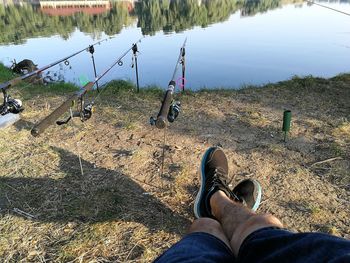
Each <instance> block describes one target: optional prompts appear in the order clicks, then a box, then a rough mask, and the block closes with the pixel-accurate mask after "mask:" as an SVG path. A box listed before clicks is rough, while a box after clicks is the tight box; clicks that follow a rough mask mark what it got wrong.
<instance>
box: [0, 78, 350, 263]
mask: <svg viewBox="0 0 350 263" xmlns="http://www.w3.org/2000/svg"><path fill="white" fill-rule="evenodd" d="M116 86H118V85H116V83H114V84H111V87H109V88H108V89H106V91H105V92H104V94H103V95H101V96H100V97H99V99H98V100H97V103H96V108H95V112H94V114H93V117H92V118H91V119H90V120H88V121H87V122H84V123H81V122H80V121H79V120H77V119H75V120H74V121H73V122H70V123H69V124H68V125H65V126H53V127H50V128H49V129H48V130H47V131H46V132H45V133H44V134H43V135H41V136H40V137H36V138H34V137H32V136H31V134H30V129H31V128H32V126H33V124H34V123H36V122H38V120H40V119H43V118H44V117H45V116H47V115H48V114H49V113H50V112H51V111H52V110H53V109H55V108H56V107H57V106H58V105H60V104H61V103H62V102H63V100H64V98H65V97H66V96H67V95H57V94H55V93H54V92H53V93H45V92H43V93H42V94H35V95H28V94H30V91H28V88H27V89H19V96H22V97H24V98H25V99H24V103H25V107H26V110H25V111H24V112H23V114H22V118H21V120H20V121H19V122H17V123H16V124H15V125H13V126H11V127H9V128H6V129H3V130H0V152H1V158H0V164H1V170H0V208H1V210H0V213H1V216H0V258H2V260H1V261H2V262H53V261H54V262H149V261H151V260H152V259H154V258H156V257H157V256H158V255H160V254H161V253H162V252H163V251H164V250H166V249H167V248H169V247H170V246H171V245H172V244H174V243H175V242H176V241H178V240H179V239H180V238H181V237H182V236H183V235H184V234H185V233H186V229H187V228H188V226H189V225H190V223H191V221H192V220H193V219H194V216H193V212H192V210H193V202H194V198H195V196H196V193H197V189H198V187H199V176H198V167H199V163H200V160H201V157H202V154H203V153H204V151H205V150H206V149H207V148H208V147H209V146H212V145H220V146H222V147H223V148H224V150H225V153H226V154H227V156H228V160H229V168H230V177H231V178H232V180H231V185H232V186H234V185H235V184H237V182H239V181H240V180H242V179H244V178H255V179H257V180H259V181H260V183H261V185H262V187H263V200H262V204H261V207H260V208H259V210H258V211H259V212H262V213H265V212H267V213H272V214H274V215H276V216H277V217H278V218H280V219H281V220H282V222H283V223H284V224H285V226H286V227H287V228H290V229H291V230H293V231H321V232H326V233H331V234H334V235H337V236H343V237H346V238H350V234H349V233H350V120H349V116H350V104H349V102H350V75H342V76H338V77H335V78H332V79H327V80H326V79H318V78H312V77H306V78H293V79H292V80H290V81H285V82H280V83H277V84H269V85H266V86H265V87H262V88H254V87H251V88H249V87H247V88H245V89H242V90H238V91H233V90H231V91H230V90H216V91H200V92H196V93H191V92H189V93H185V94H182V95H178V96H177V98H178V99H179V100H180V101H181V104H182V112H181V115H180V116H179V118H178V119H177V120H176V122H174V123H173V124H171V125H170V126H169V127H168V129H166V134H165V139H166V140H165V142H166V143H165V147H164V148H163V139H164V130H158V129H156V128H155V127H152V126H150V125H149V118H150V116H151V115H153V116H154V115H156V114H157V111H158V110H159V106H160V100H161V98H162V94H161V92H159V91H155V90H149V91H142V92H141V93H140V94H135V93H134V92H133V91H131V90H129V89H128V88H121V89H120V88H118V87H116ZM119 86H120V85H119ZM126 86H127V85H126ZM43 89H45V88H43ZM46 89H47V88H46ZM13 90H15V89H13ZM16 92H17V91H16ZM284 109H289V110H291V111H292V130H291V133H290V135H289V137H288V139H287V142H283V133H282V132H281V126H282V116H283V110H284ZM163 149H164V150H165V158H164V167H163V172H162V152H163ZM79 156H80V157H81V164H82V169H83V173H82V172H81V168H80V164H79ZM23 212H25V213H27V214H23Z"/></svg>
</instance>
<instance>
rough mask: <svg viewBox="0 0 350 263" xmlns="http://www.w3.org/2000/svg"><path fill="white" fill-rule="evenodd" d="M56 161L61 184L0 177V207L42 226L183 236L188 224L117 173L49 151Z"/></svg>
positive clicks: (65, 153) (62, 153) (31, 179)
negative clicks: (119, 224) (138, 227)
mask: <svg viewBox="0 0 350 263" xmlns="http://www.w3.org/2000/svg"><path fill="white" fill-rule="evenodd" d="M54 150H55V151H57V152H58V153H59V155H60V158H61V159H60V167H59V170H60V171H61V172H63V173H64V174H66V176H64V177H63V176H62V178H55V179H53V178H50V177H47V178H24V177H18V178H17V177H16V178H14V177H10V178H9V177H0V190H1V192H0V206H1V209H2V211H8V212H9V213H13V214H15V215H18V214H16V213H14V211H13V209H14V208H18V209H20V210H22V211H26V212H28V213H30V214H33V215H34V216H35V219H34V220H38V221H42V222H57V221H58V222H70V221H80V222H86V223H94V222H104V221H112V220H117V221H118V220H120V221H125V222H137V223H140V224H143V225H145V226H147V227H148V228H149V230H150V231H161V230H164V231H167V232H171V233H177V234H184V232H185V229H186V228H187V226H188V225H189V223H190V222H189V221H188V220H187V219H185V218H184V217H182V216H181V215H179V214H177V213H175V212H173V211H172V210H171V209H169V208H168V207H167V206H165V205H164V204H163V203H161V202H160V201H159V200H158V199H157V198H155V197H153V196H151V195H149V194H148V193H146V192H145V190H144V189H143V188H142V187H141V186H140V185H138V184H137V183H135V182H134V181H133V180H132V179H131V178H129V177H128V176H127V175H125V174H123V173H121V172H120V171H118V170H108V169H105V168H96V167H95V166H94V164H93V163H90V162H88V161H85V160H82V166H83V169H84V175H83V176H82V175H81V172H80V167H79V164H78V157H77V156H76V155H74V154H72V153H71V152H68V151H65V150H63V149H59V148H54Z"/></svg>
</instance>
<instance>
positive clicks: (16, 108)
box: [0, 39, 107, 115]
mask: <svg viewBox="0 0 350 263" xmlns="http://www.w3.org/2000/svg"><path fill="white" fill-rule="evenodd" d="M103 41H107V39H103V40H100V41H98V42H96V43H94V44H92V45H90V46H89V47H87V48H84V49H82V50H79V51H77V52H75V53H73V54H71V55H69V56H66V57H65V58H62V59H60V60H58V61H56V62H53V63H51V64H48V65H46V66H44V67H42V68H39V69H37V70H34V71H32V72H28V73H27V74H24V75H22V76H19V77H17V78H14V79H12V80H9V81H6V82H3V83H1V84H0V89H1V91H2V94H3V103H2V105H0V115H6V114H8V113H14V114H18V113H20V112H22V111H23V110H24V108H23V107H22V102H21V101H20V100H19V99H13V98H12V97H11V96H10V95H8V94H7V89H9V88H10V87H13V86H15V85H17V84H18V83H20V82H22V81H23V80H25V79H27V78H30V77H33V76H36V75H39V74H40V73H41V72H43V71H44V70H47V69H49V68H51V67H53V66H56V65H57V64H59V63H61V62H63V61H64V62H65V63H69V62H68V59H70V58H72V57H74V56H76V55H78V54H80V53H82V52H83V51H86V50H87V51H89V52H90V53H91V49H93V48H94V46H95V45H99V44H101V43H102V42H103ZM93 63H94V60H93ZM94 69H95V63H94ZM95 72H96V70H95Z"/></svg>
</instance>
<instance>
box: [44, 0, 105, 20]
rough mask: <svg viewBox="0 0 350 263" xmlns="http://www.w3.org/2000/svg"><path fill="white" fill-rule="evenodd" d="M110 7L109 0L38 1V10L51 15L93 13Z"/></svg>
mask: <svg viewBox="0 0 350 263" xmlns="http://www.w3.org/2000/svg"><path fill="white" fill-rule="evenodd" d="M110 9H111V3H110V2H109V1H103V0H102V1H101V0H97V1H91V0H88V1H84V0H78V1H40V10H41V12H43V13H44V14H47V15H51V16H70V15H73V14H75V13H78V12H82V13H86V14H90V15H95V14H102V13H105V12H107V11H108V10H110Z"/></svg>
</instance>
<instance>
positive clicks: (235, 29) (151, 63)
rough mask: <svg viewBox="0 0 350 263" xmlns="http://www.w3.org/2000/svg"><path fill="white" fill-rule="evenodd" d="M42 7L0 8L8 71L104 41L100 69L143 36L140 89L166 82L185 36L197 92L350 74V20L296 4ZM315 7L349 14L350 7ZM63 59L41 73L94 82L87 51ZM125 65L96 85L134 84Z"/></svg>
mask: <svg viewBox="0 0 350 263" xmlns="http://www.w3.org/2000/svg"><path fill="white" fill-rule="evenodd" d="M105 2H106V1H101V3H105ZM43 3H45V1H41V2H40V3H35V4H33V5H22V6H16V5H0V16H1V18H2V19H1V21H0V29H1V36H0V60H1V61H2V62H3V63H4V64H5V65H8V66H9V65H11V60H12V59H14V58H15V59H16V60H17V62H18V61H20V60H22V59H25V58H27V59H31V60H33V61H34V62H35V63H36V64H38V66H39V67H42V66H45V65H46V64H49V63H52V62H54V61H56V60H58V59H60V58H62V57H65V56H67V55H70V54H71V53H74V52H75V51H78V50H80V49H83V48H85V47H87V46H88V45H90V44H92V43H93V42H96V41H97V40H100V39H104V38H108V41H105V42H103V43H102V44H101V45H98V46H96V47H95V59H96V65H97V72H98V73H101V72H102V71H104V70H105V69H106V68H107V67H108V66H110V65H111V64H112V63H113V62H114V61H115V60H116V59H117V58H118V57H119V56H120V55H121V54H122V53H123V52H124V51H125V50H126V49H128V48H129V47H130V46H131V44H132V42H134V41H136V40H138V39H139V38H140V37H142V36H143V35H144V36H145V38H144V39H143V40H142V42H141V43H140V44H139V49H140V54H139V57H138V61H139V73H140V84H141V86H147V85H153V84H156V85H159V86H162V87H165V86H166V85H167V84H168V82H169V80H170V78H171V75H172V71H173V69H174V67H175V63H176V59H177V57H178V54H179V48H180V47H181V45H182V43H183V41H184V39H185V38H186V37H187V38H188V40H187V49H186V51H187V54H186V62H187V86H188V88H191V89H194V90H195V89H199V88H202V87H207V88H213V87H227V88H238V87H240V86H242V85H247V84H258V85H260V84H264V83H268V82H276V81H280V80H286V79H289V78H291V77H292V76H293V75H301V76H305V75H310V74H311V75H315V76H322V77H331V76H334V75H336V74H339V73H342V72H349V71H350V59H349V58H350V17H349V16H346V15H343V14H340V13H336V12H333V11H330V10H327V9H324V8H321V7H319V6H315V5H308V4H306V3H302V2H298V3H293V2H292V1H290V3H288V1H278V0H275V1H230V0H222V1H219V0H217V1H215V0H210V1H209V0H208V1H204V0H202V1H198V0H196V1H169V0H168V1H165V0H163V1H151V0H149V1H138V2H133V1H118V2H117V3H116V2H113V3H112V4H110V6H109V7H108V8H105V10H103V8H102V11H101V10H100V9H101V8H100V9H98V8H92V9H90V11H89V10H88V9H87V8H83V9H81V11H83V13H74V10H75V11H76V8H75V9H74V8H73V7H70V8H57V7H56V8H52V7H50V6H48V7H44V5H43ZM320 3H322V4H324V5H327V6H330V7H332V8H336V9H339V10H342V11H345V12H349V13H350V2H349V1H341V2H320ZM40 5H41V6H40ZM69 62H70V64H69V65H68V66H67V65H65V64H63V63H62V64H61V65H59V66H56V67H55V68H53V69H52V70H50V72H49V73H45V74H50V75H51V76H52V77H53V78H64V80H66V81H71V82H75V83H78V84H79V83H83V82H84V81H86V80H92V79H93V78H94V75H93V69H92V64H91V55H90V54H89V53H88V52H83V53H82V54H80V55H78V56H76V57H74V58H72V59H70V60H69ZM123 62H124V64H123V66H121V67H119V66H116V67H115V68H114V69H113V70H112V71H111V72H110V73H108V75H106V77H104V78H103V79H102V81H103V82H106V81H109V80H111V79H115V78H122V79H129V80H132V81H135V72H134V71H133V69H132V68H131V67H130V65H131V54H129V55H128V56H127V57H126V58H125V59H124V61H123ZM54 74H55V75H54Z"/></svg>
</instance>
